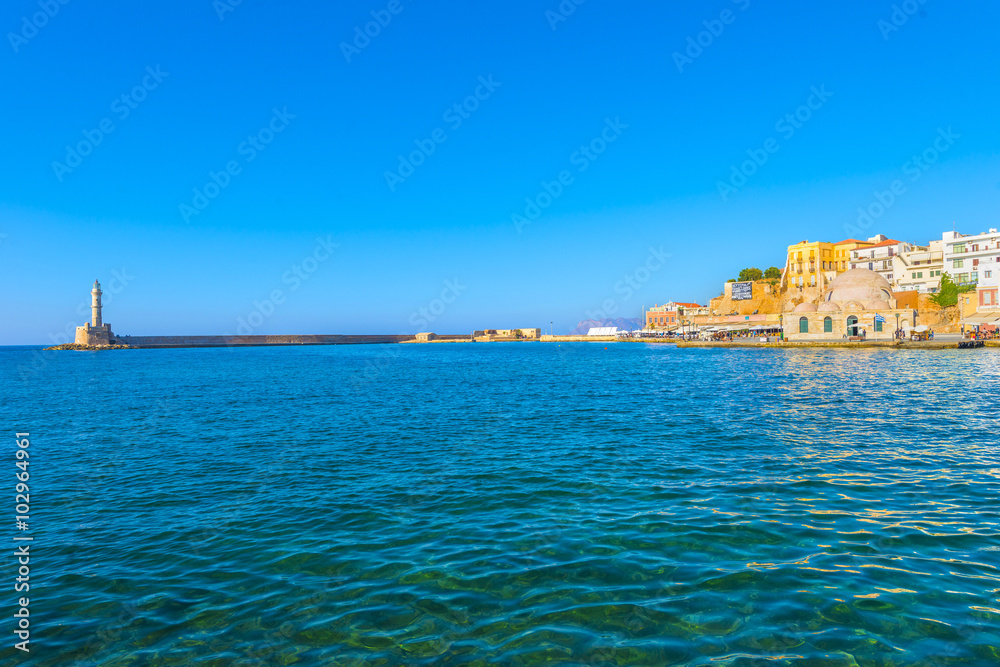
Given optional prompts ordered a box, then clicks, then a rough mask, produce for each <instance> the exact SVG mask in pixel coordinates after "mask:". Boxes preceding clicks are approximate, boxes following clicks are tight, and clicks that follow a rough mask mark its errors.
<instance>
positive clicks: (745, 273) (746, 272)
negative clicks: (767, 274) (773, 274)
mask: <svg viewBox="0 0 1000 667" xmlns="http://www.w3.org/2000/svg"><path fill="white" fill-rule="evenodd" d="M763 277H764V272H763V271H761V270H760V269H757V268H750V269H743V270H742V271H740V277H739V281H740V282H741V283H742V282H747V281H750V280H760V279H761V278H763Z"/></svg>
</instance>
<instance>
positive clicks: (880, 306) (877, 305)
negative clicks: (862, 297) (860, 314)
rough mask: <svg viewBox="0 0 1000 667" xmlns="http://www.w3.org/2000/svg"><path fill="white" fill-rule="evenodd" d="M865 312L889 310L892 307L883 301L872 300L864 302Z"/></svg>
mask: <svg viewBox="0 0 1000 667" xmlns="http://www.w3.org/2000/svg"><path fill="white" fill-rule="evenodd" d="M865 309H866V310H891V309H892V306H890V305H889V302H888V301H886V300H885V299H872V300H871V301H866V302H865Z"/></svg>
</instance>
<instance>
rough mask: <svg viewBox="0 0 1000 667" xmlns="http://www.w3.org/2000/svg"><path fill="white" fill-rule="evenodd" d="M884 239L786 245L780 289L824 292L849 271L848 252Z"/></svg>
mask: <svg viewBox="0 0 1000 667" xmlns="http://www.w3.org/2000/svg"><path fill="white" fill-rule="evenodd" d="M884 239H885V237H884V236H882V237H873V238H870V239H868V240H867V241H861V240H859V239H844V240H843V241H840V242H839V243H827V242H825V241H813V242H812V243H810V242H809V241H802V242H800V243H796V244H795V245H791V246H788V260H787V261H786V263H785V273H784V274H783V275H782V286H783V287H787V286H792V287H803V288H804V287H814V286H818V287H819V288H820V289H825V288H826V286H827V285H828V284H829V283H830V281H831V280H833V279H834V278H836V277H837V276H839V275H840V274H841V273H843V272H845V271H849V270H850V269H851V252H852V251H853V250H857V249H859V248H866V247H868V246H871V245H874V244H875V243H878V242H879V241H881V240H884Z"/></svg>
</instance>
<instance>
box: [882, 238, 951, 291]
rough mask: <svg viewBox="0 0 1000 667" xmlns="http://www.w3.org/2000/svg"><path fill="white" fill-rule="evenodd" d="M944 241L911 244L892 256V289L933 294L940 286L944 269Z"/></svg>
mask: <svg viewBox="0 0 1000 667" xmlns="http://www.w3.org/2000/svg"><path fill="white" fill-rule="evenodd" d="M943 247H944V241H931V242H930V243H929V244H928V245H926V246H913V247H912V248H911V249H910V250H908V251H906V252H902V253H900V254H898V255H896V256H894V257H893V258H892V275H893V277H894V279H895V280H894V282H892V283H891V284H892V288H893V291H896V292H909V291H916V292H921V293H923V294H933V293H935V292H937V291H938V290H939V289H940V287H941V272H942V271H943V270H944V250H943Z"/></svg>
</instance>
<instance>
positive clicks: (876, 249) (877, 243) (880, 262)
mask: <svg viewBox="0 0 1000 667" xmlns="http://www.w3.org/2000/svg"><path fill="white" fill-rule="evenodd" d="M868 240H869V241H871V242H872V244H871V245H866V246H863V247H860V248H855V249H854V250H852V251H851V262H850V264H851V269H868V270H869V271H874V272H875V273H877V274H879V275H880V276H882V277H883V278H885V279H886V280H887V281H888V282H889V284H890V285H892V284H893V283H894V282H895V270H894V268H893V261H894V258H895V257H896V256H897V255H900V254H902V253H904V252H909V251H910V250H912V249H913V246H912V245H910V244H909V243H906V242H904V241H897V240H896V239H890V238H886V237H885V236H884V235H882V234H879V235H878V236H873V237H871V238H870V239H868Z"/></svg>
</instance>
